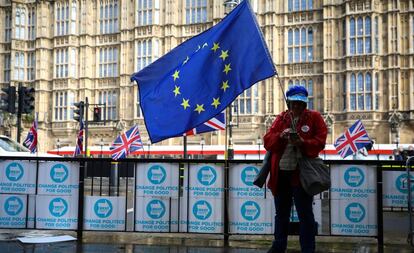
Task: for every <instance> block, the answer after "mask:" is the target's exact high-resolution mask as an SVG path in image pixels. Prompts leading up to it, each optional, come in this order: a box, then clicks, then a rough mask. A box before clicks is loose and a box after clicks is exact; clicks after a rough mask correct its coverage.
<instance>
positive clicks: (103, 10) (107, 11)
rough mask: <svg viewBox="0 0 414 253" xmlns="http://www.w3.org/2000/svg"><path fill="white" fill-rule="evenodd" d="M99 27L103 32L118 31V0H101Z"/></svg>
mask: <svg viewBox="0 0 414 253" xmlns="http://www.w3.org/2000/svg"><path fill="white" fill-rule="evenodd" d="M100 5H101V7H100V9H99V10H100V14H99V29H100V33H101V34H111V33H117V32H118V31H119V28H118V16H119V13H118V0H104V1H101V2H100Z"/></svg>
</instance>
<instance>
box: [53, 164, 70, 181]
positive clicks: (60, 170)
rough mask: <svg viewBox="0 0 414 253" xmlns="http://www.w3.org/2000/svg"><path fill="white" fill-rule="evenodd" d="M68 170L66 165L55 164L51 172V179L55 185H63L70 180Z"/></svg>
mask: <svg viewBox="0 0 414 253" xmlns="http://www.w3.org/2000/svg"><path fill="white" fill-rule="evenodd" d="M68 175H69V172H68V168H67V167H66V166H65V165H64V164H55V165H53V167H52V169H51V170H50V178H51V179H52V180H53V182H55V183H62V182H64V181H65V180H66V179H67V178H68Z"/></svg>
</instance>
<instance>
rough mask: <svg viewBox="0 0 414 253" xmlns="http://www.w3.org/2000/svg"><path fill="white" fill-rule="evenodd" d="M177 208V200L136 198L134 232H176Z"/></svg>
mask: <svg viewBox="0 0 414 253" xmlns="http://www.w3.org/2000/svg"><path fill="white" fill-rule="evenodd" d="M170 204H171V207H170ZM177 207H178V199H177V198H165V197H137V199H136V214H135V230H136V231H146V232H178V208H177Z"/></svg>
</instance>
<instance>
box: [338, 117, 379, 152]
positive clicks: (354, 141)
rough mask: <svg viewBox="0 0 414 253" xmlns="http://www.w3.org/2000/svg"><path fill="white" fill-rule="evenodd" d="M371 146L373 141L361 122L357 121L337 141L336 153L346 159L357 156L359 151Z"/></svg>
mask: <svg viewBox="0 0 414 253" xmlns="http://www.w3.org/2000/svg"><path fill="white" fill-rule="evenodd" d="M368 144H371V139H370V138H369V136H368V133H367V131H366V130H365V127H364V125H363V124H362V121H361V120H357V121H356V122H355V123H354V124H353V125H352V126H351V127H350V128H349V129H348V130H346V131H345V133H343V134H342V135H341V136H339V138H338V139H336V141H335V143H334V146H335V149H336V152H338V154H339V155H340V156H341V157H342V158H346V157H347V156H349V155H353V154H355V153H356V152H357V151H358V150H360V149H362V148H364V147H365V146H367V145H368Z"/></svg>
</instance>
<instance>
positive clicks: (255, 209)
mask: <svg viewBox="0 0 414 253" xmlns="http://www.w3.org/2000/svg"><path fill="white" fill-rule="evenodd" d="M229 209H230V217H229V219H230V232H231V233H234V234H271V233H273V220H274V215H275V212H274V208H273V199H242V198H230V204H229Z"/></svg>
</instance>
